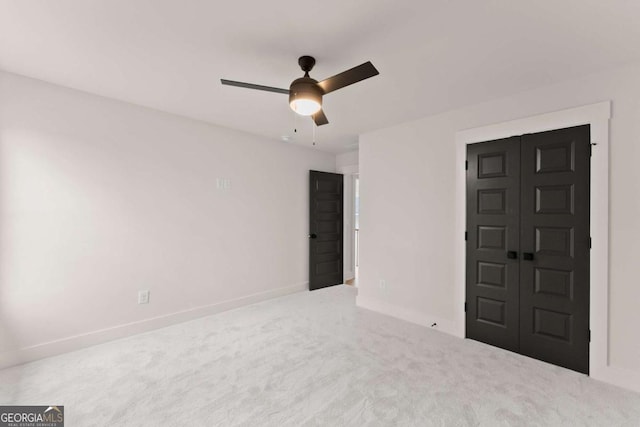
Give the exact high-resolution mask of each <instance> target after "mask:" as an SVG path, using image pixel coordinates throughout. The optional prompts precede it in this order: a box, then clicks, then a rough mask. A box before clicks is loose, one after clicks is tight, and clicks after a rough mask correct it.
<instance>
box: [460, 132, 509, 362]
mask: <svg viewBox="0 0 640 427" xmlns="http://www.w3.org/2000/svg"><path fill="white" fill-rule="evenodd" d="M467 159H468V166H467V168H468V170H467V317H466V319H467V320H466V323H467V325H466V330H467V337H468V338H472V339H475V340H477V341H482V342H485V343H487V344H491V345H495V346H497V347H502V348H505V349H507V350H511V351H518V335H519V333H520V332H519V329H520V322H519V308H518V305H519V287H518V281H519V263H518V259H517V251H519V239H520V236H519V226H520V196H519V194H520V144H519V138H518V137H515V138H506V139H502V140H497V141H492V142H486V143H480V144H471V145H469V146H468V148H467Z"/></svg>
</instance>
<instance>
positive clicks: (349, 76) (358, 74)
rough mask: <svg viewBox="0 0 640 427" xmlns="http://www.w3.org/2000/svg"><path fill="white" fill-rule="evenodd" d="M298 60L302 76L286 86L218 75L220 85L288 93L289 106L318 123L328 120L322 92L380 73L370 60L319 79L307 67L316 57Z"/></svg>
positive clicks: (327, 121)
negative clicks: (314, 77)
mask: <svg viewBox="0 0 640 427" xmlns="http://www.w3.org/2000/svg"><path fill="white" fill-rule="evenodd" d="M298 64H299V65H300V68H302V71H304V77H300V78H299V79H296V80H294V81H293V82H292V83H291V86H289V89H280V88H277V87H271V86H262V85H256V84H252V83H244V82H236V81H233V80H225V79H220V82H221V83H222V84H223V85H229V86H238V87H244V88H248V89H257V90H264V91H267V92H275V93H283V94H286V95H289V106H290V107H291V109H292V110H293V111H295V112H296V113H298V114H300V115H302V116H311V117H312V118H313V121H314V122H315V123H316V125H317V126H322V125H326V124H327V123H329V120H327V116H325V115H324V111H322V96H323V95H326V94H328V93H330V92H333V91H334V90H338V89H342V88H343V87H345V86H349V85H352V84H354V83H358V82H359V81H362V80H365V79H368V78H369V77H373V76H377V75H378V74H380V73H379V72H378V70H376V67H374V66H373V64H372V63H371V62H370V61H367V62H365V63H364V64H361V65H358V66H357V67H353V68H351V69H350V70H347V71H343V72H342V73H340V74H336V75H335V76H333V77H329V78H328V79H325V80H322V81H321V82H319V81H317V80H315V79H312V78H311V77H309V71H311V70H312V69H313V66H314V65H315V64H316V60H315V58H313V57H312V56H308V55H305V56H301V57H300V58H298Z"/></svg>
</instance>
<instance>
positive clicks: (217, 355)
mask: <svg viewBox="0 0 640 427" xmlns="http://www.w3.org/2000/svg"><path fill="white" fill-rule="evenodd" d="M355 293H356V289H354V288H353V287H351V286H336V287H333V288H328V289H323V290H319V291H315V292H303V293H298V294H293V295H289V296H286V297H283V298H278V299H274V300H270V301H266V302H263V303H260V304H255V305H252V306H247V307H244V308H240V309H237V310H233V311H229V312H225V313H221V314H217V315H214V316H209V317H205V318H202V319H198V320H194V321H191V322H187V323H183V324H179V325H175V326H171V327H168V328H164V329H160V330H157V331H153V332H150V333H146V334H142V335H137V336H133V337H130V338H126V339H122V340H118V341H113V342H110V343H106V344H103V345H99V346H95V347H91V348H87V349H84V350H80V351H76V352H73V353H68V354H65V355H61V356H57V357H53V358H49V359H45V360H41V361H37V362H33V363H29V364H26V365H23V366H19V367H14V368H10V369H5V370H3V371H0V403H2V404H9V403H11V404H23V405H27V404H42V405H50V404H63V405H65V415H66V417H67V420H66V421H67V422H66V425H67V426H70V427H72V426H81V427H86V426H491V427H493V426H585V425H586V426H607V427H609V426H630V427H631V426H640V394H637V393H633V392H630V391H626V390H623V389H620V388H617V387H613V386H610V385H607V384H604V383H601V382H598V381H595V380H593V379H591V378H589V377H587V376H585V375H581V374H578V373H575V372H572V371H569V370H566V369H562V368H559V367H555V366H551V365H548V364H545V363H542V362H539V361H536V360H533V359H529V358H526V357H523V356H519V355H517V354H513V353H510V352H506V351H503V350H500V349H497V348H492V347H490V346H487V345H484V344H481V343H477V342H473V341H469V340H461V339H457V338H454V337H451V336H448V335H445V334H442V333H439V332H437V331H433V330H429V329H427V328H423V327H420V326H417V325H413V324H410V323H406V322H403V321H400V320H396V319H393V318H389V317H386V316H383V315H380V314H377V313H373V312H370V311H367V310H363V309H359V308H357V307H356V306H355Z"/></svg>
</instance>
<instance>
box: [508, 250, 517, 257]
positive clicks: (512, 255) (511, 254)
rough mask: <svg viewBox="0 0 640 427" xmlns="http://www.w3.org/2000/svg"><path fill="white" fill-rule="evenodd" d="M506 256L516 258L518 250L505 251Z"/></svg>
mask: <svg viewBox="0 0 640 427" xmlns="http://www.w3.org/2000/svg"><path fill="white" fill-rule="evenodd" d="M507 258H509V259H518V252H516V251H507Z"/></svg>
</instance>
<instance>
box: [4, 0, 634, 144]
mask: <svg viewBox="0 0 640 427" xmlns="http://www.w3.org/2000/svg"><path fill="white" fill-rule="evenodd" d="M639 18H640V1H638V0H628V1H626V0H609V1H603V0H535V1H534V0H528V1H524V0H448V1H447V0H439V1H438V0H414V1H395V2H391V1H389V0H366V1H365V0H352V1H346V0H340V1H338V0H323V1H308V0H269V1H257V0H256V1H246V0H245V1H243V0H236V1H213V0H28V1H27V0H0V69H3V70H6V71H10V72H14V73H18V74H23V75H26V76H30V77H34V78H38V79H42V80H46V81H49V82H53V83H57V84H60V85H64V86H68V87H72V88H76V89H80V90H84V91H87V92H91V93H95V94H99V95H103V96H107V97H111V98H115V99H120V100H123V101H128V102H132V103H135V104H140V105H144V106H148V107H152V108H155V109H158V110H162V111H167V112H171V113H175V114H179V115H183V116H187V117H192V118H195V119H199V120H204V121H207V122H210V123H213V124H216V125H221V126H225V127H230V128H235V129H241V130H244V131H247V132H251V133H254V134H258V135H263V136H266V137H269V138H274V139H281V138H282V136H284V135H288V136H291V137H292V140H293V142H295V143H299V144H304V145H308V146H310V145H311V129H312V125H311V120H310V119H308V118H298V120H297V124H295V120H294V114H293V113H292V112H291V110H290V109H289V106H288V102H287V97H286V95H281V94H275V93H268V92H259V91H254V90H248V89H241V88H235V87H228V86H222V85H221V84H220V78H226V79H231V80H240V81H246V82H251V83H257V84H263V85H268V86H276V87H282V88H288V85H289V83H290V82H291V81H292V80H293V79H295V78H297V77H300V76H301V75H302V72H301V71H300V69H299V67H298V65H297V58H298V56H300V55H304V54H309V55H312V56H315V57H316V60H317V65H316V67H315V68H314V70H313V71H312V72H311V76H312V77H315V78H316V79H318V80H322V79H324V78H326V77H329V76H331V75H334V74H336V73H338V72H341V71H344V70H345V69H348V68H351V67H353V66H355V65H358V64H361V63H363V62H365V61H367V60H371V61H372V62H373V64H374V65H375V66H376V67H377V68H378V70H379V71H380V75H379V76H377V77H374V78H371V79H369V80H366V81H364V82H361V83H358V84H356V85H353V86H349V87H347V88H345V89H342V90H340V91H337V92H334V93H331V94H329V95H327V96H325V99H324V109H325V112H326V114H327V117H328V118H329V121H330V123H329V124H328V125H326V126H322V127H320V128H318V146H317V147H318V148H320V149H324V150H328V151H333V152H341V151H348V150H350V149H353V148H355V147H357V141H358V135H359V134H361V133H363V132H367V131H371V130H374V129H378V128H382V127H386V126H390V125H393V124H397V123H401V122H404V121H407V120H411V119H414V118H418V117H422V116H425V115H429V114H434V113H438V112H442V111H445V110H450V109H453V108H457V107H461V106H464V105H469V104H473V103H478V102H482V101H486V100H489V99H492V98H498V97H501V96H505V95H508V94H511V93H515V92H519V91H523V90H527V89H530V88H533V87H537V86H542V85H547V84H550V83H553V82H556V81H561V80H566V79H570V78H573V77H576V76H579V75H584V74H588V73H592V72H595V71H598V70H601V69H605V68H610V67H614V66H618V65H621V64H624V63H627V62H631V61H636V60H639V59H640V25H638V20H639ZM294 126H296V127H297V128H298V132H297V133H296V134H294V133H293V129H294Z"/></svg>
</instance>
